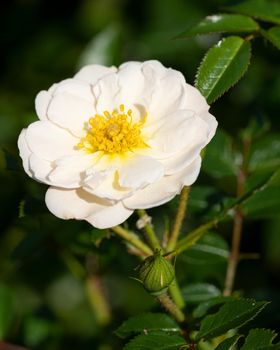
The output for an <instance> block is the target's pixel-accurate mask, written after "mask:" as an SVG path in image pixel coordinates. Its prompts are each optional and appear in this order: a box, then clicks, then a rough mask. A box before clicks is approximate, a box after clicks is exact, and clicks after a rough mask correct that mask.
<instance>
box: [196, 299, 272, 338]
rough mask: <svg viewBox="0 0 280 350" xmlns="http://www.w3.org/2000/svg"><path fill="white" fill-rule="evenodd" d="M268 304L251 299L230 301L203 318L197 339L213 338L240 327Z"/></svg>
mask: <svg viewBox="0 0 280 350" xmlns="http://www.w3.org/2000/svg"><path fill="white" fill-rule="evenodd" d="M267 304H268V303H267V302H256V301H254V300H249V299H239V300H234V301H229V302H228V303H226V304H224V305H223V306H222V307H221V308H220V310H219V311H218V312H217V313H215V314H214V315H209V316H206V317H205V318H204V319H203V321H202V322H201V327H200V330H199V332H198V334H197V335H196V339H197V340H200V339H205V340H207V339H211V338H214V337H217V336H219V335H222V334H224V333H226V332H227V331H228V330H230V329H233V328H239V327H241V326H243V325H244V324H245V323H247V322H249V321H250V320H252V319H253V318H254V317H256V316H257V314H258V313H259V312H260V311H261V310H262V309H263V308H264V307H265V306H266V305H267Z"/></svg>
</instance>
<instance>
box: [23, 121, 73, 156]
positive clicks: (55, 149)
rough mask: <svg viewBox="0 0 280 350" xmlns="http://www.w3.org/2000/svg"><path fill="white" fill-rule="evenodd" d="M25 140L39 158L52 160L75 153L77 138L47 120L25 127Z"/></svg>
mask: <svg viewBox="0 0 280 350" xmlns="http://www.w3.org/2000/svg"><path fill="white" fill-rule="evenodd" d="M26 142H27V144H28V146H29V148H30V150H31V151H32V152H33V153H35V154H36V155H37V156H38V157H39V158H42V159H44V160H49V161H53V160H55V159H58V158H60V157H63V156H66V155H72V154H75V153H77V152H78V151H77V150H76V149H75V146H76V145H77V143H78V142H79V139H78V138H75V137H73V136H72V135H71V134H70V133H69V132H67V131H66V130H65V129H62V128H59V127H57V126H55V125H54V124H52V123H51V122H49V121H37V122H35V123H32V124H30V125H29V127H28V128H27V130H26Z"/></svg>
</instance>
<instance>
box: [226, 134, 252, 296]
mask: <svg viewBox="0 0 280 350" xmlns="http://www.w3.org/2000/svg"><path fill="white" fill-rule="evenodd" d="M250 146H251V139H250V138H246V139H243V154H242V164H241V167H240V169H239V171H238V174H237V198H239V197H242V196H243V195H244V192H245V181H246V175H247V163H248V156H249V150H250ZM242 229H243V215H242V211H241V207H240V205H237V206H236V209H235V214H234V220H233V231H232V242H231V254H230V258H229V261H228V267H227V273H226V279H225V288H224V293H223V294H224V296H229V295H231V293H232V290H233V286H234V280H235V275H236V269H237V265H238V262H239V260H240V258H239V251H240V242H241V236H242Z"/></svg>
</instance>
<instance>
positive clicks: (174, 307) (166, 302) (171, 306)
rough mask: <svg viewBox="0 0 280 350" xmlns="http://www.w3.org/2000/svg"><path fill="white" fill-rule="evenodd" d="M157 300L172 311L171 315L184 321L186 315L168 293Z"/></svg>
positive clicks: (167, 309)
mask: <svg viewBox="0 0 280 350" xmlns="http://www.w3.org/2000/svg"><path fill="white" fill-rule="evenodd" d="M157 300H158V301H159V302H160V304H161V306H162V307H163V308H164V309H165V310H166V311H167V312H169V313H170V315H171V316H172V317H173V318H174V319H175V320H176V321H177V322H178V323H181V322H184V320H185V315H184V314H183V312H182V311H181V310H180V309H179V308H178V307H177V305H176V304H175V303H174V302H173V301H172V299H171V298H170V297H169V295H167V294H162V295H159V296H158V297H157Z"/></svg>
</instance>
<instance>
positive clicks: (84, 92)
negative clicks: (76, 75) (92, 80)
mask: <svg viewBox="0 0 280 350" xmlns="http://www.w3.org/2000/svg"><path fill="white" fill-rule="evenodd" d="M50 90H51V91H52V94H53V96H56V95H59V94H63V93H68V94H70V95H74V96H75V97H79V98H81V99H83V100H86V101H87V102H89V103H90V104H93V103H95V100H94V96H93V93H92V90H91V86H90V84H88V83H85V82H83V81H80V80H76V79H66V80H63V81H62V82H60V83H59V84H56V87H55V89H53V88H51V89H50ZM50 90H49V91H50Z"/></svg>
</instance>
